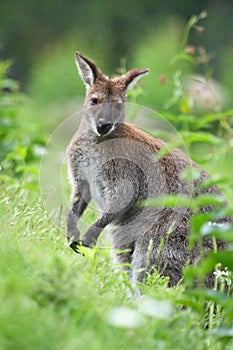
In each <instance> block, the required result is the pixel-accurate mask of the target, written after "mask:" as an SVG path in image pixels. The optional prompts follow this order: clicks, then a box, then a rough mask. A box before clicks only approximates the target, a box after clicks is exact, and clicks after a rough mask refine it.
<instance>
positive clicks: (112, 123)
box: [67, 53, 228, 286]
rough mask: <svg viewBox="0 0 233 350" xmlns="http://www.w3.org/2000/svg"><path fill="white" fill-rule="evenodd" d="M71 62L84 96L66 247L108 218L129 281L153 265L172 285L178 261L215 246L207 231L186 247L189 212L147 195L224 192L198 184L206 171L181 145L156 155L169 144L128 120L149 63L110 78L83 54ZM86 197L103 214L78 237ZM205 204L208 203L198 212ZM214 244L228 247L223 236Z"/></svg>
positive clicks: (95, 233) (89, 241) (90, 239)
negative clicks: (190, 174)
mask: <svg viewBox="0 0 233 350" xmlns="http://www.w3.org/2000/svg"><path fill="white" fill-rule="evenodd" d="M76 64H77V68H78V71H79V74H80V76H81V78H82V79H83V81H84V83H85V85H86V98H85V102H84V109H83V117H82V120H81V124H80V127H79V129H78V131H77V133H76V134H75V136H74V137H73V139H72V140H71V142H70V144H69V146H68V148H67V156H68V168H69V173H70V178H71V182H72V189H73V191H72V199H71V201H72V203H71V206H70V208H69V211H68V216H67V226H68V232H67V238H68V240H69V241H70V246H71V248H72V249H73V250H74V251H76V252H79V246H80V245H83V246H87V247H91V246H94V245H95V244H96V242H97V240H98V237H99V235H100V233H101V231H102V230H103V229H104V228H105V227H106V226H107V225H109V224H113V227H114V228H113V232H112V234H111V236H112V242H113V248H114V249H115V251H116V258H117V261H118V262H119V263H120V264H122V266H126V267H125V268H126V269H128V272H129V274H130V278H131V281H132V283H133V284H134V285H135V284H136V283H137V282H143V281H145V280H146V276H147V272H149V273H151V272H153V270H154V269H156V270H158V272H159V273H162V274H163V275H164V276H168V277H169V286H174V285H176V284H177V283H178V282H179V281H180V280H181V279H182V269H183V267H184V266H185V265H186V264H187V263H190V264H194V263H196V261H197V260H198V259H199V257H200V254H201V249H202V248H204V250H205V251H207V250H210V249H213V244H212V239H211V238H208V237H204V238H203V242H202V245H201V244H196V245H195V246H194V247H193V248H192V249H191V250H190V249H189V248H188V239H189V231H190V224H189V221H190V218H191V216H192V210H191V209H189V208H180V207H179V208H166V207H164V208H163V207H153V206H150V205H146V201H148V200H149V199H151V198H154V197H161V196H165V195H169V194H170V195H176V194H177V195H185V196H187V198H191V197H192V196H198V195H200V194H204V193H211V194H214V195H216V196H221V192H220V191H219V189H218V188H217V187H216V186H211V187H208V188H202V189H200V184H201V183H202V182H203V181H205V180H206V179H207V178H208V177H209V175H208V174H207V173H206V172H205V171H204V170H203V169H202V168H201V167H200V166H199V165H197V164H196V163H194V162H193V161H192V160H190V159H189V158H188V157H187V156H186V155H185V154H184V153H182V152H181V151H180V150H178V149H175V150H172V151H167V152H165V153H164V155H160V152H161V150H163V149H166V145H165V143H164V142H163V141H161V140H159V139H156V138H154V137H152V136H150V135H148V134H147V133H146V132H144V131H143V130H141V129H139V128H137V127H136V126H134V125H132V124H130V123H126V122H125V102H126V96H127V93H128V91H129V90H130V89H132V88H133V86H134V85H135V83H136V82H137V81H138V79H140V78H142V77H143V76H145V75H146V74H147V73H148V72H149V69H132V70H130V71H128V72H127V73H125V74H123V75H122V76H120V77H115V78H108V77H107V76H106V75H104V74H103V73H102V71H101V70H100V69H99V68H97V66H96V64H95V63H94V62H93V61H92V60H90V59H89V58H87V57H85V56H83V55H81V54H80V53H76ZM159 155H160V156H159ZM188 167H190V169H195V170H196V171H198V173H199V176H198V178H195V179H193V180H187V179H186V180H185V179H184V176H182V174H183V173H184V171H185V170H186V169H187V168H188ZM91 199H93V200H94V201H95V202H96V203H97V205H98V206H99V208H100V215H99V217H98V218H97V220H96V221H95V222H94V223H93V225H91V226H90V227H89V229H88V230H87V232H86V233H85V234H84V236H83V237H82V239H81V238H80V232H79V230H78V228H77V223H78V221H79V219H80V217H81V216H82V214H83V212H84V210H85V209H86V207H87V206H88V204H89V202H90V201H91ZM210 209H211V208H210V207H208V206H205V207H202V208H201V209H200V211H202V212H205V211H208V210H210ZM226 221H228V219H225V218H224V219H222V222H226ZM217 245H218V248H219V249H223V248H224V247H225V243H224V242H222V241H218V242H217ZM201 246H202V247H201ZM206 283H207V285H211V284H212V283H213V277H211V276H208V277H207V282H206Z"/></svg>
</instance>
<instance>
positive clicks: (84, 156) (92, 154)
mask: <svg viewBox="0 0 233 350" xmlns="http://www.w3.org/2000/svg"><path fill="white" fill-rule="evenodd" d="M104 163H105V161H104V159H103V156H102V155H101V154H100V153H99V152H98V149H96V148H95V146H86V145H81V146H80V147H79V149H78V150H77V153H76V157H75V169H76V170H75V171H76V178H77V179H78V180H81V181H85V182H87V183H88V184H89V188H90V192H91V196H92V198H93V199H94V201H95V202H96V203H97V204H98V206H99V207H100V208H103V207H104V203H105V201H106V198H107V195H108V190H109V180H108V178H107V176H106V173H105V171H104Z"/></svg>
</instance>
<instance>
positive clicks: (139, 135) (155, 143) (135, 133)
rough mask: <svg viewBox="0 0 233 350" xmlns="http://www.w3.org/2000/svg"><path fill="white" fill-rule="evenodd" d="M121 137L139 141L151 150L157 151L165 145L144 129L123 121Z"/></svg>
mask: <svg viewBox="0 0 233 350" xmlns="http://www.w3.org/2000/svg"><path fill="white" fill-rule="evenodd" d="M123 137H125V138H127V139H130V140H132V141H136V142H141V143H143V144H144V145H145V146H147V147H148V148H149V149H150V150H151V151H153V152H158V151H159V150H160V149H161V148H163V147H164V146H165V143H164V142H163V141H162V140H159V139H157V138H155V137H153V136H151V135H149V134H148V133H147V132H145V131H144V130H142V129H140V128H138V127H136V126H135V125H133V124H130V123H124V127H123Z"/></svg>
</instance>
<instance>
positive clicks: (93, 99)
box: [91, 97, 99, 106]
mask: <svg viewBox="0 0 233 350" xmlns="http://www.w3.org/2000/svg"><path fill="white" fill-rule="evenodd" d="M98 103H99V100H98V98H95V97H93V98H91V104H92V105H93V106H94V105H98Z"/></svg>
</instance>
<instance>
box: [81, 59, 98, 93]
mask: <svg viewBox="0 0 233 350" xmlns="http://www.w3.org/2000/svg"><path fill="white" fill-rule="evenodd" d="M76 64H77V67H78V71H79V74H80V76H81V78H82V80H83V81H84V84H85V85H86V87H87V88H89V87H91V86H92V85H93V84H94V82H95V80H96V78H97V77H98V75H99V74H100V71H99V70H98V68H97V67H96V64H95V63H94V62H93V61H91V60H90V59H89V58H87V57H85V56H82V55H81V54H80V53H79V52H76Z"/></svg>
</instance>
